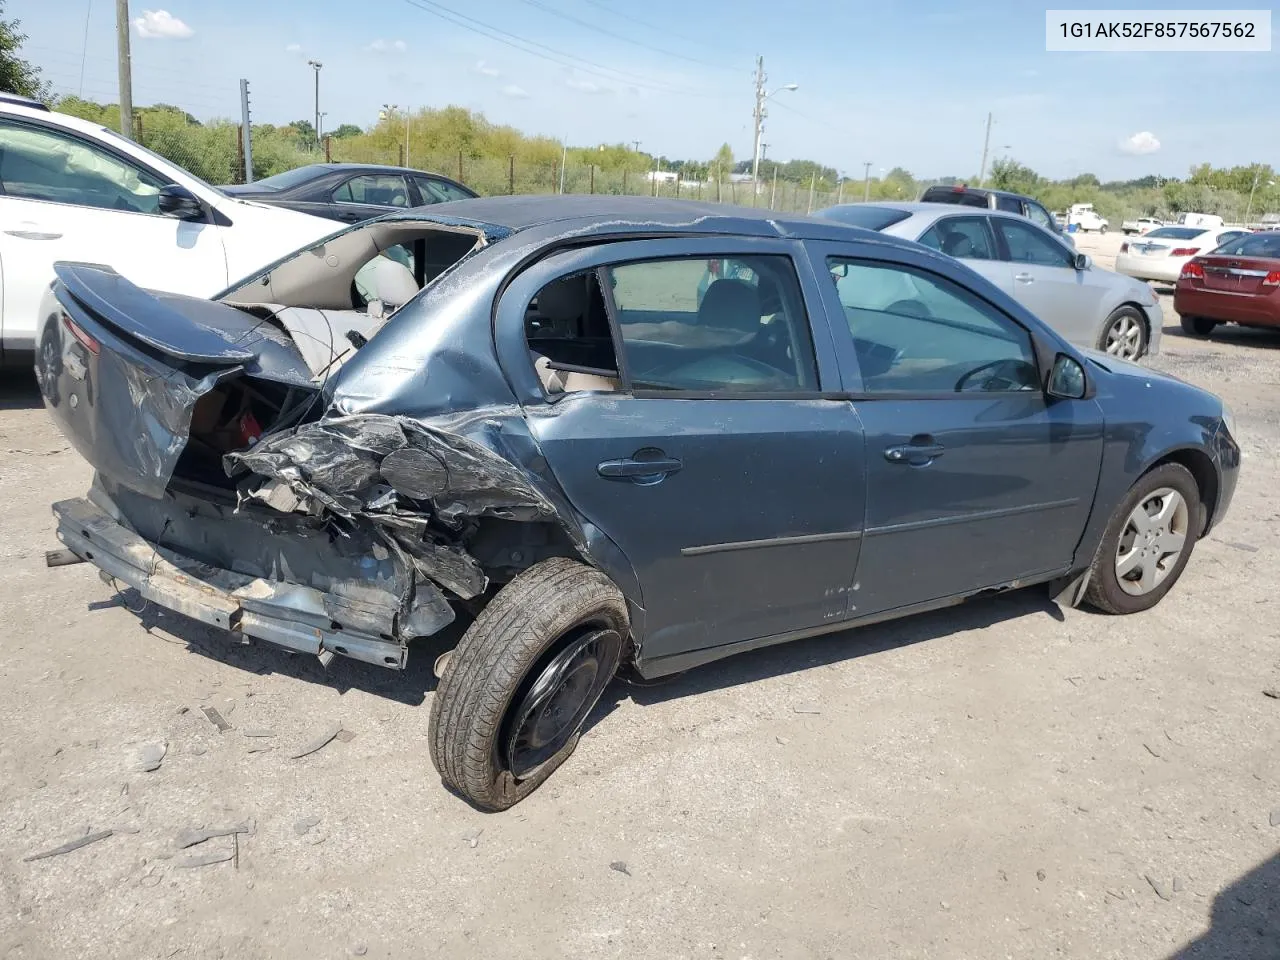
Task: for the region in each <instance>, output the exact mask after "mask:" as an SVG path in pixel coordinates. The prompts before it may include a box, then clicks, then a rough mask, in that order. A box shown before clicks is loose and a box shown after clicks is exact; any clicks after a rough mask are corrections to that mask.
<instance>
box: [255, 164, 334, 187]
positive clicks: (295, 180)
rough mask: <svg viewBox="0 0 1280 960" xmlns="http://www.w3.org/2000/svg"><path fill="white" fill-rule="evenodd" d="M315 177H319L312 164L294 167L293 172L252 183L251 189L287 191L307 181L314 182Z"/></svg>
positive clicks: (278, 174)
mask: <svg viewBox="0 0 1280 960" xmlns="http://www.w3.org/2000/svg"><path fill="white" fill-rule="evenodd" d="M317 176H319V171H317V170H316V168H315V165H314V164H312V165H309V166H305V167H296V168H294V169H293V170H286V171H285V172H284V173H277V174H276V175H275V176H274V177H266V178H265V179H262V180H255V181H253V189H255V190H288V189H289V188H290V187H296V186H298V184H301V183H306V182H307V181H308V180H314V179H315V178H316V177H317Z"/></svg>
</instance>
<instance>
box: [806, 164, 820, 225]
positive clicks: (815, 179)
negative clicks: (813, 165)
mask: <svg viewBox="0 0 1280 960" xmlns="http://www.w3.org/2000/svg"><path fill="white" fill-rule="evenodd" d="M817 185H818V171H816V170H815V171H814V172H813V174H812V175H811V176H810V177H809V206H808V208H807V209H806V210H805V216H808V215H809V214H811V213H813V188H814V187H816V186H817Z"/></svg>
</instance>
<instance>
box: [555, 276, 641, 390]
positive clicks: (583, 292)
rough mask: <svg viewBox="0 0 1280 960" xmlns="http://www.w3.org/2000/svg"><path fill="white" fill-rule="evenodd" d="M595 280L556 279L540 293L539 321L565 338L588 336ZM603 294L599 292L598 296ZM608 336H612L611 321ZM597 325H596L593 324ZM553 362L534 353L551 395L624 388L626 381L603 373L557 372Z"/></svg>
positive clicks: (606, 332) (579, 278) (578, 277)
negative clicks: (602, 374)
mask: <svg viewBox="0 0 1280 960" xmlns="http://www.w3.org/2000/svg"><path fill="white" fill-rule="evenodd" d="M593 286H594V281H593V280H592V278H591V277H590V276H588V275H586V274H579V275H577V276H573V277H564V278H562V279H560V280H555V281H553V282H551V283H549V284H547V285H546V286H545V287H543V288H542V289H541V290H540V291H539V292H538V298H537V309H538V315H539V318H540V319H541V320H542V321H544V322H545V323H546V325H547V326H548V327H549V328H550V329H551V330H554V331H556V332H557V333H560V335H562V336H574V335H577V336H585V335H586V334H587V332H588V331H587V329H586V327H587V324H588V323H589V322H590V320H591V318H592V316H593V315H594V313H595V311H593V310H592V307H593V303H592V301H593V297H592V292H593V290H592V287H593ZM599 296H600V295H599V293H598V291H597V292H596V297H597V298H598V297H599ZM605 322H606V327H605V334H604V335H605V336H606V337H607V336H608V335H609V334H608V327H607V320H606V321H605ZM593 325H594V324H593ZM551 363H552V360H551V359H550V358H549V357H547V356H545V355H543V354H538V353H535V354H534V362H533V366H534V369H535V370H536V371H537V372H538V379H539V380H541V381H542V387H543V389H544V390H546V391H547V393H549V394H559V393H573V392H575V391H580V390H597V391H606V392H617V391H619V390H621V389H622V381H621V380H619V379H618V378H616V377H605V376H601V375H600V374H594V373H582V372H579V371H576V370H574V371H571V370H555V369H552V367H551Z"/></svg>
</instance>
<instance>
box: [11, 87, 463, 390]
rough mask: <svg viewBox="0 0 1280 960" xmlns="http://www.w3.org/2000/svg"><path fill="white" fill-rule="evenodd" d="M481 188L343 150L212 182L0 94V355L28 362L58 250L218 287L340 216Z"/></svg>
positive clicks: (198, 286) (154, 281)
mask: <svg viewBox="0 0 1280 960" xmlns="http://www.w3.org/2000/svg"><path fill="white" fill-rule="evenodd" d="M473 196H475V194H474V193H473V192H472V191H471V190H469V189H468V188H466V187H464V186H462V185H461V184H458V183H455V182H454V181H452V180H449V179H448V178H447V177H441V176H439V175H437V174H427V173H423V172H421V171H415V170H402V169H398V168H385V167H383V168H379V167H373V168H370V167H360V166H355V165H346V164H317V165H313V166H310V167H302V168H300V169H298V170H292V171H289V172H288V173H284V174H281V175H280V176H279V177H272V178H268V179H267V180H262V181H259V182H258V183H256V184H253V185H251V186H250V187H247V188H239V187H222V188H216V187H212V186H210V185H209V184H207V183H205V182H204V181H202V180H201V179H200V178H198V177H196V176H194V175H193V174H191V173H189V172H187V171H186V170H184V169H182V168H181V167H179V166H177V165H176V164H174V163H172V162H170V161H168V160H166V159H164V158H163V157H160V156H157V155H156V154H154V153H152V152H151V151H149V150H147V149H145V148H144V147H141V146H139V145H138V144H137V143H134V142H133V141H132V140H129V139H127V138H125V137H122V136H120V135H119V134H117V133H115V132H114V131H112V130H109V129H107V128H105V127H103V126H101V125H100V124H96V123H91V122H89V121H86V120H81V119H78V118H76V117H72V116H68V115H66V114H62V113H57V112H55V111H52V110H49V109H48V108H47V107H46V106H44V105H43V104H41V103H38V102H36V101H33V100H28V99H26V98H23V97H17V96H14V95H12V94H4V95H0V224H2V225H3V226H2V227H0V366H15V365H29V364H30V362H31V356H32V352H33V351H34V350H35V349H36V348H37V344H36V340H35V336H36V321H37V314H36V311H37V307H38V305H39V302H40V297H41V294H42V293H43V292H44V291H45V290H47V289H48V287H49V284H50V283H51V282H52V281H53V276H54V273H53V265H54V263H56V262H58V261H74V260H79V261H89V262H102V261H104V260H105V261H108V262H110V263H111V265H112V266H113V267H115V268H116V269H118V270H119V271H120V272H121V273H122V274H123V275H125V276H127V277H129V278H130V279H131V280H133V281H134V282H136V283H138V284H140V285H142V286H144V287H151V288H157V289H164V290H172V291H175V292H179V293H185V294H190V295H193V296H210V295H212V294H214V293H217V292H218V291H219V290H224V289H226V287H227V286H228V285H229V284H230V283H231V282H233V281H235V280H237V279H239V278H240V277H243V276H245V275H246V274H248V273H250V272H252V271H254V270H256V269H258V268H259V267H261V266H262V265H263V264H266V263H270V262H272V261H273V260H276V259H279V258H280V257H282V256H284V255H285V254H288V253H292V252H293V251H295V250H297V249H298V248H299V247H300V246H303V245H307V244H310V243H312V242H314V241H316V240H318V239H320V238H321V237H324V236H326V235H328V234H330V233H332V232H333V231H334V230H336V229H338V224H336V223H335V222H334V221H335V220H336V221H348V222H355V221H358V220H363V219H367V218H369V217H373V216H380V215H382V214H384V213H387V212H390V211H393V210H403V209H405V208H407V207H414V206H420V205H423V204H428V203H438V202H447V201H449V200H455V199H462V198H466V197H473Z"/></svg>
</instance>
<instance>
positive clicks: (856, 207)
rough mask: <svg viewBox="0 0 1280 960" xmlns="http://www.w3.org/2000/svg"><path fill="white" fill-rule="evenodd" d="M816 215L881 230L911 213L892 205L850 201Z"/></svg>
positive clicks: (904, 218)
mask: <svg viewBox="0 0 1280 960" xmlns="http://www.w3.org/2000/svg"><path fill="white" fill-rule="evenodd" d="M818 216H820V217H825V218H827V219H828V220H838V221H840V222H841V223H847V224H849V225H850V226H854V227H863V228H864V229H867V230H883V229H884V228H885V227H891V226H893V225H894V224H895V223H901V222H902V221H903V220H906V219H907V218H908V217H909V216H911V214H910V213H908V212H907V211H906V210H895V209H894V208H893V207H877V206H876V205H875V204H871V203H851V204H848V205H847V206H840V207H830V208H829V209H826V210H822V211H820V212H819V213H818Z"/></svg>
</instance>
